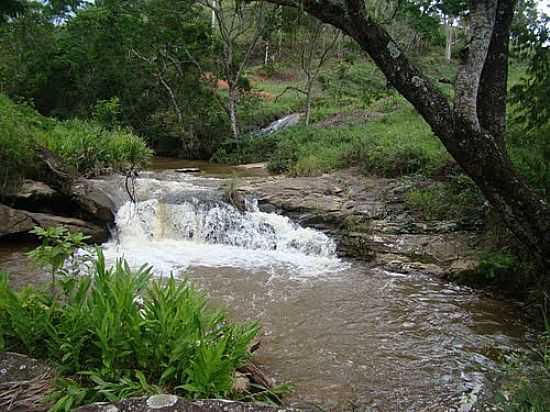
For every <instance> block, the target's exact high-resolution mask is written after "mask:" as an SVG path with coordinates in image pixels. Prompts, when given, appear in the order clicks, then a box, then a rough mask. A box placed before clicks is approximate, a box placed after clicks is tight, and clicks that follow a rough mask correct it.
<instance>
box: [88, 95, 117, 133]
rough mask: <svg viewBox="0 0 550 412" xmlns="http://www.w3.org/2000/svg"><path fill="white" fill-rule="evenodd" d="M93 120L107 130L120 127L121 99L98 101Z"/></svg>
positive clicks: (113, 98)
mask: <svg viewBox="0 0 550 412" xmlns="http://www.w3.org/2000/svg"><path fill="white" fill-rule="evenodd" d="M92 117H93V119H94V120H95V121H96V122H98V123H99V124H100V125H102V126H103V127H105V128H107V129H113V128H115V127H118V126H120V99H119V98H118V97H112V98H110V99H109V100H98V101H97V103H96V104H95V108H94V112H93V114H92Z"/></svg>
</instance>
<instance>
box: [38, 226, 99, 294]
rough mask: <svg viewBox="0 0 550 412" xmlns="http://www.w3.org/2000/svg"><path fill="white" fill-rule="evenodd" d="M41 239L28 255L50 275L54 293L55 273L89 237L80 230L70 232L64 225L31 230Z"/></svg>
mask: <svg viewBox="0 0 550 412" xmlns="http://www.w3.org/2000/svg"><path fill="white" fill-rule="evenodd" d="M31 233H32V234H34V235H36V236H38V238H40V239H41V240H42V244H41V245H40V246H39V247H37V248H36V249H34V250H32V251H30V252H29V256H30V257H31V258H32V259H33V260H34V261H35V262H36V263H38V264H39V265H41V266H42V267H44V268H47V269H48V271H49V273H50V275H51V277H52V291H54V293H55V287H56V275H57V274H58V273H59V272H60V271H61V270H62V269H63V267H64V265H65V263H66V262H67V260H68V259H70V258H74V256H75V253H76V251H77V250H78V249H80V248H82V247H83V246H84V245H85V242H86V240H88V239H89V238H90V237H89V236H85V235H84V234H82V233H80V232H75V233H71V232H70V231H69V230H68V229H67V228H66V227H63V226H56V227H49V228H45V229H44V228H41V227H39V226H35V227H34V229H33V230H32V231H31Z"/></svg>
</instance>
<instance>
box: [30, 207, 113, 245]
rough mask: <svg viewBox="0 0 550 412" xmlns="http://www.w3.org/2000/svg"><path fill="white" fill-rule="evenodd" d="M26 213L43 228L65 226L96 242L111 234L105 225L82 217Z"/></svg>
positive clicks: (36, 224) (102, 240) (100, 241)
mask: <svg viewBox="0 0 550 412" xmlns="http://www.w3.org/2000/svg"><path fill="white" fill-rule="evenodd" d="M25 213H26V215H27V216H29V217H30V218H31V220H32V221H33V223H34V225H35V226H40V227H43V228H48V227H56V226H64V227H66V228H67V229H68V230H69V231H70V232H81V233H83V234H85V235H87V236H90V240H91V241H92V242H95V243H102V242H105V241H106V240H107V239H108V236H109V233H108V231H107V230H106V228H105V227H104V226H100V225H96V224H94V223H90V222H85V221H84V220H81V219H75V218H72V217H65V216H55V215H49V214H46V213H31V212H25Z"/></svg>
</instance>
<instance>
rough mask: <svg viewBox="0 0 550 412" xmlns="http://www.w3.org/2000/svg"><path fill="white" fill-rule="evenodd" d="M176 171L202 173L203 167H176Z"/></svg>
mask: <svg viewBox="0 0 550 412" xmlns="http://www.w3.org/2000/svg"><path fill="white" fill-rule="evenodd" d="M175 172H176V173H200V172H201V169H199V168H198V167H184V168H182V169H176V170H175Z"/></svg>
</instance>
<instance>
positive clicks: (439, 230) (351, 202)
mask: <svg viewBox="0 0 550 412" xmlns="http://www.w3.org/2000/svg"><path fill="white" fill-rule="evenodd" d="M416 184H418V181H415V180H414V179H385V178H376V177H364V176H362V175H360V174H359V173H358V172H357V171H355V170H353V169H349V170H346V171H341V172H337V173H333V174H327V175H323V176H320V177H297V178H288V177H271V178H248V179H243V180H242V181H241V184H240V186H239V188H238V192H237V193H239V194H240V195H241V196H252V197H255V198H257V199H258V204H259V206H260V209H262V210H263V211H266V212H277V213H281V214H284V215H287V216H290V217H291V218H293V219H294V220H295V221H296V222H298V223H300V224H301V225H304V226H308V227H314V228H317V229H320V230H323V231H325V232H328V233H330V234H331V235H332V236H334V237H335V238H336V239H337V240H338V245H339V254H340V255H341V256H345V257H352V258H359V259H364V260H367V261H370V262H372V264H373V265H374V266H378V267H380V268H382V269H386V270H390V271H394V272H401V273H409V272H415V271H416V272H423V273H430V274H434V275H438V276H448V275H451V276H456V275H460V274H463V273H465V272H470V271H473V270H475V269H476V268H477V265H478V262H479V257H478V253H479V252H478V246H479V243H480V241H481V236H480V233H479V230H478V227H477V226H476V225H475V224H472V223H465V222H459V221H426V220H424V219H423V218H422V217H421V215H420V214H419V213H417V212H416V211H414V210H410V209H409V208H408V207H407V205H406V202H405V197H406V194H407V192H408V191H409V190H410V189H411V188H413V187H415V185H416Z"/></svg>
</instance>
